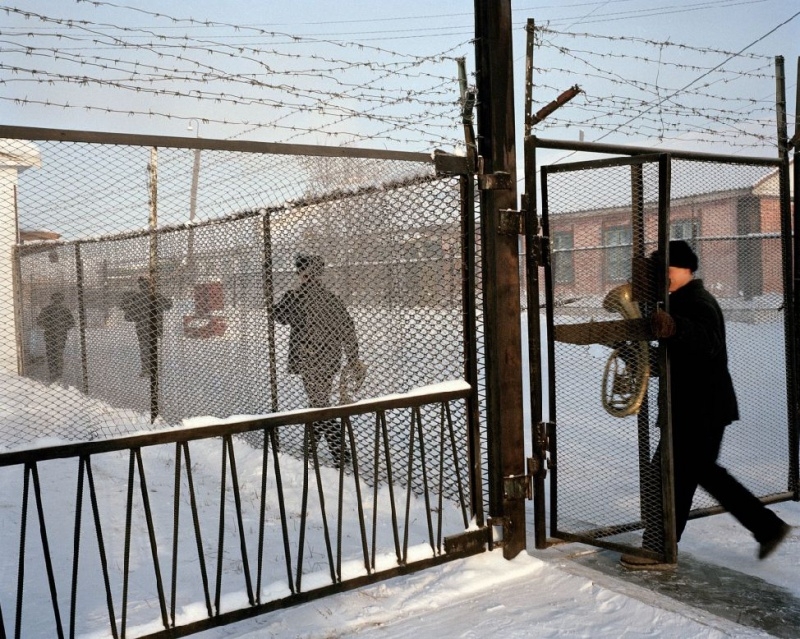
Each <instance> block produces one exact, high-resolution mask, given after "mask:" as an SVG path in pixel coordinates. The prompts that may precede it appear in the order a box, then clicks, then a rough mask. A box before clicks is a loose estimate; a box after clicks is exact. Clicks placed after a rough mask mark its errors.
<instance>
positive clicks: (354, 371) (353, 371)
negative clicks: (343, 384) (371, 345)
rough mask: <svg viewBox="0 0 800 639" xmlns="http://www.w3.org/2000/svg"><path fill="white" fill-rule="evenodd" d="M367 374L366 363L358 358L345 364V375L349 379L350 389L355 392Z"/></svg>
mask: <svg viewBox="0 0 800 639" xmlns="http://www.w3.org/2000/svg"><path fill="white" fill-rule="evenodd" d="M366 376H367V365H366V364H365V363H364V362H362V361H361V360H360V359H356V360H353V361H352V362H350V363H348V364H347V377H348V381H349V386H350V390H351V391H352V392H353V393H357V392H358V391H359V390H360V389H361V385H362V384H363V383H364V378H365V377H366Z"/></svg>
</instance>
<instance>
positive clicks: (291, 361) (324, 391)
mask: <svg viewBox="0 0 800 639" xmlns="http://www.w3.org/2000/svg"><path fill="white" fill-rule="evenodd" d="M295 268H296V270H297V278H298V283H297V286H296V288H293V289H290V290H288V291H286V292H285V293H284V294H283V296H282V297H281V299H280V301H279V302H278V303H277V304H276V305H275V306H274V307H273V313H274V317H275V321H277V322H279V323H280V324H288V325H289V326H290V327H291V331H290V333H289V356H288V371H289V373H292V374H294V375H300V378H301V379H302V381H303V388H304V389H305V392H306V397H307V398H308V405H309V406H310V407H311V408H322V407H325V406H330V404H331V394H332V392H333V380H334V378H335V377H336V375H337V373H339V371H340V369H341V368H342V353H343V352H344V356H345V358H346V360H347V365H346V369H345V372H347V373H348V374H350V375H351V376H352V377H353V378H354V379H356V380H357V382H356V386H360V384H361V382H363V375H364V371H365V369H364V365H363V363H362V362H361V361H360V360H359V359H358V339H357V336H356V329H355V324H354V322H353V318H352V317H351V316H350V313H348V312H347V308H345V305H344V304H343V303H342V301H341V300H340V299H339V298H338V297H337V296H336V295H334V294H333V293H332V292H331V291H329V290H328V289H327V288H325V286H323V284H322V282H321V281H320V276H321V275H322V271H323V269H324V261H323V259H322V257H321V256H319V255H307V254H302V253H301V254H299V255H297V257H296V258H295ZM323 435H324V437H325V439H326V440H327V442H328V449H329V450H330V451H331V454H332V455H333V459H334V463H335V464H336V465H337V466H340V465H341V464H347V463H349V461H350V452H349V450H348V448H347V446H346V445H344V446H343V442H342V441H341V433H340V429H339V425H338V423H337V421H336V420H325V421H322V422H316V423H315V424H314V443H315V445H316V443H317V442H318V441H319V439H320V438H321V437H322V436H323Z"/></svg>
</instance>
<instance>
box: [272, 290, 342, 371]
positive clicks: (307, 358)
mask: <svg viewBox="0 0 800 639" xmlns="http://www.w3.org/2000/svg"><path fill="white" fill-rule="evenodd" d="M273 312H274V314H275V320H276V321H277V322H279V323H281V324H289V325H290V326H291V332H290V333H289V357H288V370H289V372H290V373H294V374H303V373H305V372H306V371H310V370H314V371H316V372H317V373H319V374H320V375H323V376H329V377H333V375H335V374H336V372H337V371H338V370H339V368H341V365H342V350H344V354H345V356H346V357H347V361H348V362H354V361H355V360H357V359H358V340H357V339H356V329H355V324H354V323H353V319H352V317H350V314H349V313H348V312H347V309H346V308H345V306H344V304H343V303H342V301H341V300H340V299H339V298H338V297H336V295H334V294H333V293H331V292H330V291H329V290H328V289H326V288H325V287H324V286H322V284H320V283H319V282H317V281H316V280H311V281H308V282H305V283H304V284H302V285H301V286H300V287H299V288H298V289H296V290H290V291H287V292H286V293H284V294H283V297H281V299H280V301H279V302H278V303H277V304H276V305H275V307H274V308H273Z"/></svg>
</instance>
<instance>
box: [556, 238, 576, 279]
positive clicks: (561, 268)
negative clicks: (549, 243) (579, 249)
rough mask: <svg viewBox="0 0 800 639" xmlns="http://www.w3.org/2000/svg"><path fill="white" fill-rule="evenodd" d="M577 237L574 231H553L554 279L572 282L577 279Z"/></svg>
mask: <svg viewBox="0 0 800 639" xmlns="http://www.w3.org/2000/svg"><path fill="white" fill-rule="evenodd" d="M574 248H575V238H574V235H573V233H572V231H556V232H555V233H553V251H552V258H553V281H554V282H555V283H556V284H572V283H573V282H574V281H575V255H574V251H573V249H574Z"/></svg>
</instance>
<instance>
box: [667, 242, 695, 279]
mask: <svg viewBox="0 0 800 639" xmlns="http://www.w3.org/2000/svg"><path fill="white" fill-rule="evenodd" d="M697 263H698V261H697V255H695V252H694V251H693V250H692V247H691V246H689V244H688V243H687V242H685V241H684V240H672V241H671V242H670V243H669V265H670V266H677V267H678V268H688V269H689V270H690V271H691V272H692V273H694V272H695V271H696V270H697Z"/></svg>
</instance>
